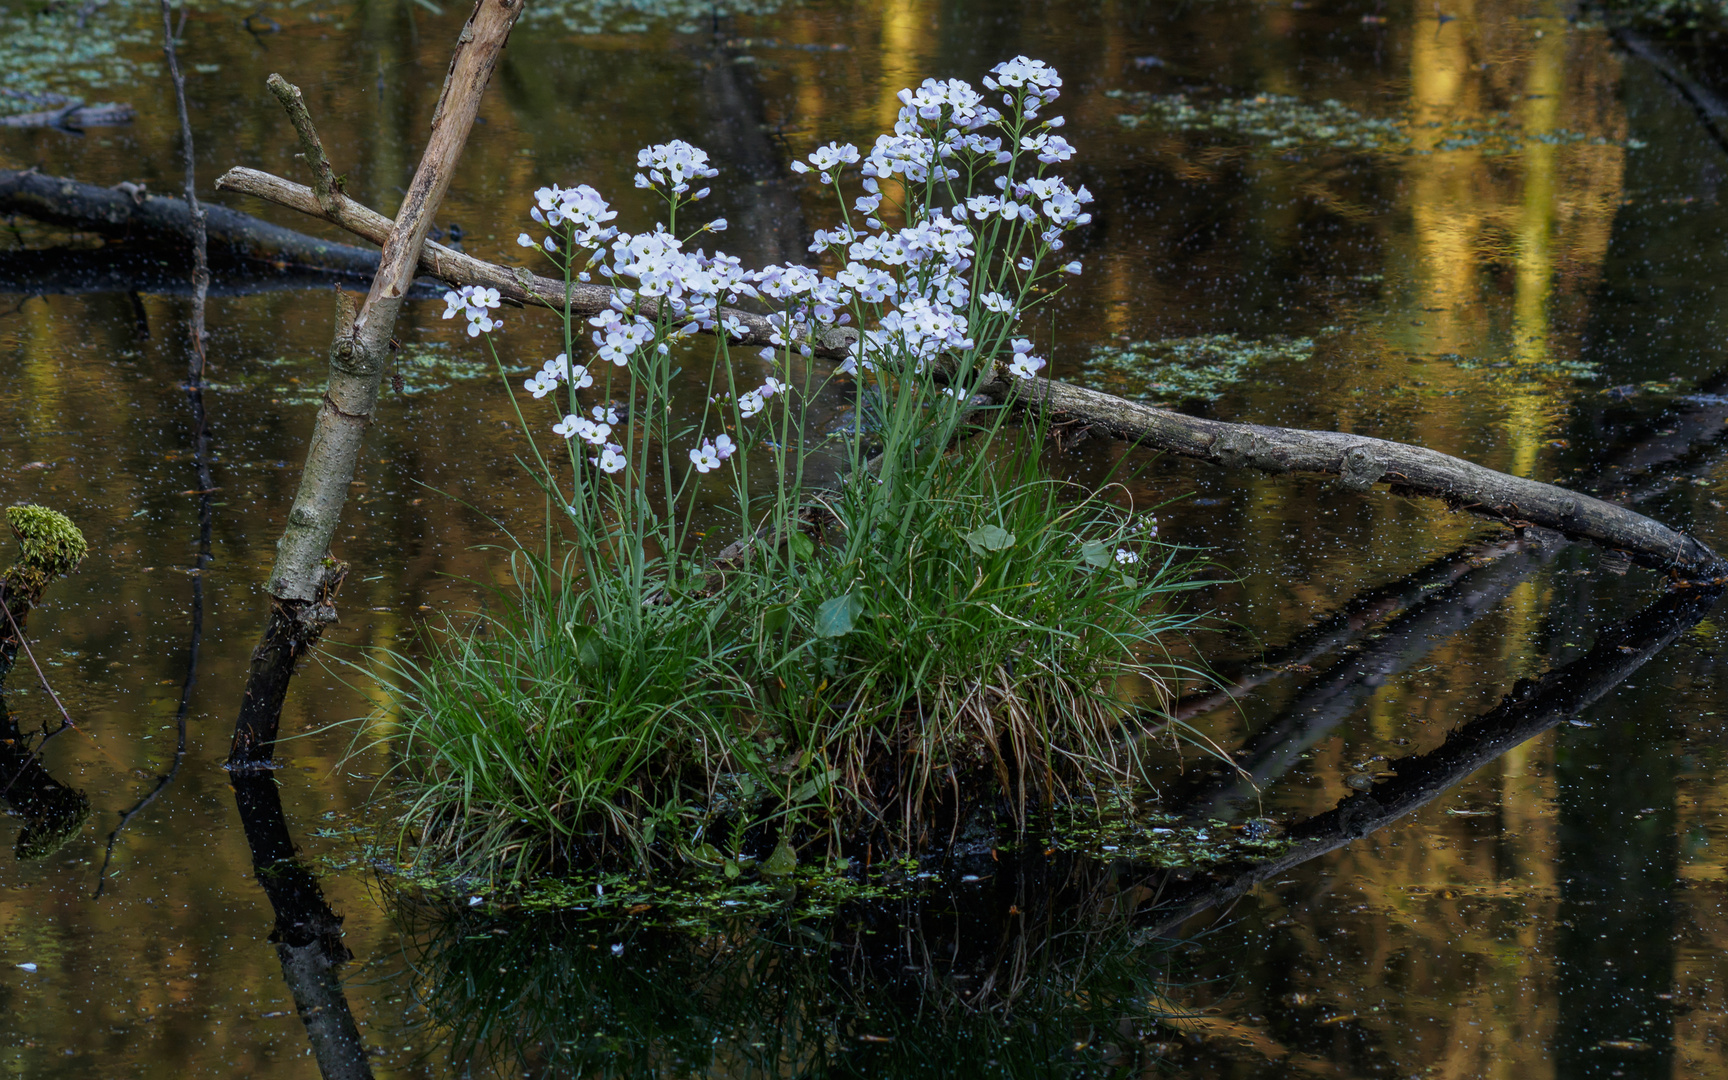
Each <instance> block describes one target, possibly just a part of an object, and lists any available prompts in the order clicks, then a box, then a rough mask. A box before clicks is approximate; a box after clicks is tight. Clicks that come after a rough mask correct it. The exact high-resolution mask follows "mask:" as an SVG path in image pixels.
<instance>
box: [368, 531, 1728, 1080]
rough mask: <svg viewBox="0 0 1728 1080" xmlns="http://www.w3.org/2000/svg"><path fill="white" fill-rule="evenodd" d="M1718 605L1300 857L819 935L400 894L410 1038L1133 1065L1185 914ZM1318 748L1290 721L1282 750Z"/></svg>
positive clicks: (901, 1065)
mask: <svg viewBox="0 0 1728 1080" xmlns="http://www.w3.org/2000/svg"><path fill="white" fill-rule="evenodd" d="M1550 554H1551V553H1549V552H1548V551H1547V550H1546V548H1545V547H1544V546H1543V544H1542V543H1541V542H1540V541H1539V540H1533V541H1531V545H1530V548H1529V549H1528V550H1527V551H1525V552H1524V559H1528V560H1530V561H1533V562H1534V563H1535V564H1537V565H1540V564H1541V563H1543V562H1545V561H1546V560H1547V558H1548V557H1549V556H1550ZM1522 562H1523V560H1522V559H1521V560H1507V561H1506V562H1504V563H1503V564H1496V565H1493V566H1490V567H1488V568H1486V569H1487V571H1488V577H1487V578H1486V579H1485V580H1483V581H1480V582H1476V583H1475V584H1471V583H1470V582H1469V581H1465V582H1462V583H1461V584H1462V585H1464V586H1466V587H1465V589H1464V591H1463V593H1462V594H1461V595H1468V596H1473V597H1475V598H1476V602H1473V603H1469V604H1466V603H1464V602H1462V601H1460V600H1454V601H1452V602H1443V603H1439V604H1437V605H1435V607H1436V609H1437V611H1438V613H1439V614H1438V615H1436V614H1433V613H1427V612H1418V613H1416V615H1417V622H1418V623H1420V624H1421V625H1426V626H1429V627H1430V629H1431V628H1432V622H1433V620H1434V619H1435V618H1441V619H1450V620H1456V619H1459V618H1464V617H1466V616H1467V615H1468V613H1470V612H1472V611H1474V610H1475V608H1476V606H1477V604H1478V603H1485V602H1486V601H1487V598H1488V597H1489V596H1490V595H1491V594H1493V595H1498V593H1499V592H1500V590H1501V588H1502V586H1504V585H1505V584H1506V580H1505V579H1506V578H1508V577H1510V578H1511V579H1512V580H1517V579H1518V578H1519V577H1521V576H1522V575H1523V573H1525V572H1526V571H1525V568H1524V567H1523V565H1522ZM1720 594H1721V590H1720V589H1715V590H1679V591H1676V592H1673V593H1671V594H1669V595H1667V596H1665V597H1663V598H1662V599H1660V600H1659V601H1657V602H1656V603H1654V604H1652V605H1651V606H1650V607H1649V608H1647V609H1646V610H1644V611H1643V612H1640V613H1639V614H1637V615H1635V616H1633V617H1631V618H1629V619H1626V620H1624V621H1622V622H1620V623H1617V624H1615V625H1612V626H1610V627H1608V628H1606V629H1604V630H1603V631H1602V632H1600V633H1599V634H1598V635H1597V638H1596V641H1595V645H1594V647H1593V648H1592V649H1591V650H1590V651H1589V652H1588V653H1587V654H1585V655H1583V656H1581V657H1579V658H1578V659H1576V660H1574V661H1572V662H1571V663H1568V664H1565V665H1564V666H1562V667H1559V668H1557V669H1555V670H1553V671H1551V672H1549V673H1548V674H1546V675H1544V676H1542V677H1541V678H1539V679H1534V680H1527V681H1525V682H1522V683H1520V684H1519V685H1518V686H1517V687H1516V688H1514V690H1513V692H1512V693H1511V694H1510V695H1508V697H1507V698H1506V699H1505V700H1504V701H1503V702H1502V703H1501V704H1500V705H1499V706H1497V707H1496V708H1494V709H1492V710H1490V711H1489V712H1487V713H1485V714H1483V715H1482V716H1480V717H1478V718H1477V719H1475V720H1473V721H1471V722H1470V723H1468V724H1466V725H1464V726H1463V727H1462V728H1460V729H1459V730H1457V731H1455V732H1454V733H1453V734H1452V735H1451V736H1450V737H1448V738H1447V740H1446V741H1445V743H1444V744H1443V745H1441V746H1440V747H1438V748H1436V749H1434V750H1432V751H1429V752H1428V753H1425V754H1418V755H1411V756H1408V757H1405V758H1403V759H1400V760H1398V761H1394V762H1391V763H1389V765H1388V768H1389V769H1390V771H1391V772H1392V773H1393V774H1394V776H1393V777H1392V778H1390V779H1386V780H1384V781H1382V782H1381V783H1378V784H1376V785H1374V787H1373V788H1371V789H1370V790H1368V791H1365V792H1362V793H1359V794H1356V795H1353V796H1351V797H1350V798H1348V799H1345V800H1344V801H1343V802H1341V803H1339V804H1338V805H1337V806H1336V807H1335V808H1333V809H1332V810H1329V811H1327V812H1325V813H1322V814H1319V815H1316V816H1314V817H1312V818H1309V819H1307V820H1304V821H1301V822H1297V823H1295V824H1293V825H1290V826H1289V827H1288V829H1287V830H1286V838H1287V839H1288V840H1289V842H1290V844H1291V846H1290V847H1289V848H1288V850H1286V851H1285V852H1283V853H1282V854H1280V855H1278V856H1276V857H1273V858H1270V859H1266V860H1262V861H1256V862H1244V863H1237V864H1234V865H1228V866H1223V867H1220V868H1218V869H1217V870H1216V871H1212V872H1206V873H1196V872H1195V871H1193V870H1156V871H1148V870H1146V869H1145V868H1141V867H1135V866H1133V865H1131V864H1128V863H1126V862H1119V863H1115V864H1101V863H1093V862H1088V861H1083V860H1079V859H1075V858H1072V857H1069V856H1066V855H1062V854H1054V855H1047V854H1044V853H1040V852H1039V851H1037V850H1031V851H1027V852H1022V853H1019V854H1011V853H1008V852H1000V853H998V854H997V856H996V859H995V860H992V859H991V857H990V856H988V855H986V856H977V857H973V861H972V862H964V863H962V864H957V865H954V866H950V867H949V868H948V874H947V876H945V877H943V878H942V879H940V880H939V881H938V882H937V883H935V884H933V885H932V886H931V887H930V889H929V891H927V892H925V893H924V894H922V895H919V896H915V897H907V898H903V899H899V900H894V901H886V902H885V901H868V902H866V901H860V902H856V903H854V904H851V905H848V906H846V907H844V908H843V909H842V910H841V911H840V912H839V913H838V914H837V915H835V916H833V917H832V918H828V919H820V920H806V921H797V920H795V919H793V918H791V917H789V916H788V917H784V918H766V919H754V920H746V919H738V920H731V921H728V920H725V919H724V918H720V917H717V918H716V921H715V922H714V923H713V925H712V926H711V927H710V928H709V929H708V930H706V931H704V932H688V931H676V930H670V929H661V928H658V927H656V926H654V925H652V924H650V923H647V922H642V921H632V920H618V919H615V918H613V919H600V918H597V917H595V916H592V915H588V914H585V913H582V912H562V913H533V912H528V911H525V910H510V909H505V910H503V911H501V912H500V911H495V910H492V909H489V908H480V907H473V908H469V907H466V906H464V905H462V904H461V903H460V900H459V899H458V900H455V901H451V900H439V899H435V898H429V897H427V896H425V895H423V894H420V893H416V892H411V891H408V890H400V891H397V892H396V893H395V895H394V898H393V902H394V907H395V911H396V916H397V919H398V922H399V923H400V924H401V926H402V929H403V936H404V938H405V940H406V941H407V942H408V949H409V952H408V956H409V961H410V963H409V966H408V968H407V970H406V971H404V972H403V973H402V974H401V975H400V976H399V977H400V978H402V979H403V980H405V981H406V982H407V983H408V984H409V989H410V990H411V994H410V997H411V998H412V1000H413V1001H414V1002H415V1004H414V1005H413V1007H412V1010H411V1013H410V1016H409V1018H408V1021H407V1023H408V1026H409V1027H410V1028H411V1029H417V1032H418V1033H417V1034H416V1036H415V1037H414V1039H413V1041H414V1042H415V1043H417V1044H419V1045H421V1046H427V1045H435V1044H436V1043H437V1042H438V1041H440V1040H447V1041H448V1045H447V1047H446V1052H447V1053H448V1054H449V1056H450V1058H451V1061H452V1064H453V1065H454V1066H456V1067H457V1068H458V1071H461V1070H465V1069H470V1068H477V1067H481V1066H486V1067H498V1068H501V1069H510V1070H513V1071H524V1072H526V1073H527V1074H528V1075H533V1076H541V1075H576V1074H580V1075H590V1074H592V1075H604V1076H630V1075H643V1074H646V1073H648V1072H654V1071H660V1072H669V1073H677V1074H692V1075H696V1074H704V1073H712V1072H716V1071H723V1072H725V1073H727V1074H728V1075H737V1076H768V1075H807V1074H811V1073H819V1072H825V1071H829V1070H834V1069H839V1070H843V1071H846V1072H848V1073H855V1074H858V1075H877V1076H889V1075H892V1076H915V1075H932V1076H934V1075H952V1074H956V1073H962V1072H964V1073H972V1072H977V1071H979V1070H980V1068H981V1067H988V1069H989V1071H991V1072H993V1073H999V1074H1002V1075H1008V1076H1029V1077H1030V1076H1039V1077H1043V1076H1051V1075H1071V1074H1072V1075H1078V1074H1085V1073H1088V1072H1095V1071H1098V1070H1099V1069H1100V1068H1103V1069H1109V1070H1112V1071H1115V1070H1122V1069H1131V1070H1136V1071H1138V1070H1143V1069H1145V1068H1146V1067H1148V1066H1150V1065H1153V1064H1154V1063H1155V1062H1156V1061H1157V1060H1158V1059H1159V1057H1160V1056H1161V1054H1162V1053H1163V1051H1164V1049H1165V1047H1166V1045H1167V1044H1166V1040H1168V1039H1171V1038H1173V1037H1175V1036H1176V1035H1178V1034H1179V1033H1180V1032H1182V1031H1184V1030H1186V1029H1187V1028H1188V1027H1190V1026H1192V1018H1190V1017H1186V1016H1185V1015H1184V1012H1183V1010H1182V1007H1181V1006H1180V1005H1178V1004H1176V1001H1177V1000H1178V999H1179V998H1180V997H1181V996H1183V995H1182V993H1181V990H1180V984H1179V981H1178V980H1179V979H1180V978H1181V968H1180V965H1179V962H1178V960H1177V954H1175V953H1173V952H1172V946H1173V945H1174V944H1175V943H1176V937H1175V936H1176V935H1177V934H1178V933H1180V932H1181V931H1182V930H1183V928H1184V926H1185V925H1188V924H1190V920H1192V919H1193V918H1194V917H1195V916H1197V915H1199V914H1201V913H1202V912H1204V911H1206V910H1207V909H1210V908H1215V907H1218V906H1219V905H1223V904H1227V903H1229V902H1230V901H1233V900H1235V899H1237V898H1239V897H1241V896H1242V895H1244V894H1245V893H1247V892H1248V891H1249V890H1250V889H1252V888H1253V887H1254V886H1256V885H1258V884H1260V883H1261V882H1263V881H1266V880H1269V879H1271V878H1273V877H1276V876H1279V875H1283V874H1287V873H1288V872H1289V871H1290V869H1291V868H1292V867H1294V866H1295V865H1297V864H1299V863H1303V862H1306V861H1308V860H1311V859H1314V858H1318V857H1320V856H1322V855H1325V854H1326V853H1328V852H1331V851H1334V850H1336V849H1338V848H1340V847H1343V846H1344V845H1346V844H1349V843H1350V842H1352V841H1354V840H1357V839H1359V838H1361V837H1364V836H1367V835H1368V834H1370V833H1372V832H1374V831H1376V830H1378V829H1381V828H1384V827H1385V826H1387V825H1389V824H1390V823H1391V822H1393V821H1395V820H1396V819H1398V818H1400V817H1403V816H1405V815H1407V814H1409V813H1411V812H1413V811H1415V810H1416V809H1418V808H1420V807H1422V806H1424V805H1426V804H1427V803H1429V802H1431V801H1433V800H1434V799H1436V798H1439V797H1440V796H1442V795H1443V794H1445V793H1446V792H1447V791H1449V790H1451V789H1452V788H1453V787H1454V786H1456V785H1458V784H1460V783H1461V782H1462V781H1464V780H1465V779H1466V778H1467V777H1468V776H1470V775H1471V774H1472V773H1473V772H1475V771H1476V770H1478V769H1480V768H1481V767H1483V766H1484V765H1486V764H1488V763H1489V762H1491V761H1493V760H1494V759H1496V758H1497V757H1499V756H1500V755H1502V754H1504V753H1506V752H1507V751H1509V750H1511V749H1512V748H1514V747H1516V746H1518V745H1519V744H1521V743H1523V742H1525V741H1527V740H1529V739H1531V738H1534V737H1536V736H1537V735H1540V734H1541V733H1543V732H1545V731H1547V730H1549V729H1550V728H1552V727H1554V726H1555V725H1557V724H1559V723H1561V722H1562V721H1564V720H1566V719H1568V718H1570V717H1573V716H1576V715H1577V714H1578V713H1579V712H1580V711H1582V710H1584V709H1586V708H1588V707H1589V706H1590V705H1591V704H1593V703H1594V702H1596V701H1597V700H1599V699H1600V698H1602V697H1603V695H1605V694H1606V693H1608V692H1609V691H1610V690H1612V689H1613V688H1614V687H1615V686H1617V685H1619V684H1620V683H1621V682H1623V681H1624V680H1626V679H1627V678H1628V677H1630V676H1631V675H1632V674H1633V673H1634V672H1636V671H1637V670H1638V669H1639V668H1641V667H1642V666H1643V665H1644V664H1645V663H1646V662H1648V661H1649V660H1650V659H1651V658H1653V657H1654V656H1656V655H1657V654H1658V653H1660V652H1661V651H1662V650H1663V649H1664V648H1666V647H1667V646H1668V645H1669V644H1671V643H1672V642H1673V641H1674V640H1675V639H1676V638H1678V637H1679V636H1680V635H1681V634H1682V633H1684V632H1685V631H1686V630H1687V629H1688V628H1690V627H1692V626H1693V625H1695V624H1696V623H1697V622H1698V621H1699V620H1700V619H1702V618H1703V617H1704V616H1705V615H1706V614H1707V613H1708V612H1709V611H1710V609H1711V608H1712V607H1713V606H1714V605H1715V603H1716V601H1717V600H1718V598H1719V596H1720ZM1415 625H1416V624H1415V623H1413V624H1412V629H1411V634H1414V635H1416V636H1418V637H1420V636H1421V635H1420V634H1417V631H1416V630H1415V629H1414V626H1415ZM1389 636H1390V635H1389ZM1400 648H1402V649H1404V650H1407V649H1408V645H1407V644H1405V645H1403V646H1401V647H1393V649H1392V655H1404V653H1403V652H1401V651H1400ZM1376 655H1379V654H1373V653H1371V654H1367V663H1368V664H1369V665H1370V666H1372V665H1373V664H1374V663H1375V662H1376V661H1375V660H1374V657H1375V656H1376ZM1358 674H1360V669H1358ZM1344 675H1345V673H1344V672H1336V673H1332V674H1330V675H1329V676H1328V679H1330V680H1331V682H1332V683H1337V682H1338V681H1339V680H1341V679H1343V678H1344ZM1322 681H1323V682H1325V681H1326V680H1322ZM1333 722H1336V721H1333ZM1308 734H1309V732H1308V731H1307V729H1305V728H1303V727H1301V726H1299V725H1298V726H1295V727H1292V728H1287V729H1286V730H1284V731H1283V733H1282V737H1283V738H1284V739H1285V740H1286V741H1294V742H1301V741H1303V740H1304V739H1305V738H1306V737H1307V735H1308ZM1263 742H1264V744H1265V749H1266V753H1267V755H1268V759H1269V760H1271V759H1272V758H1273V757H1276V756H1277V755H1276V748H1275V747H1273V745H1272V741H1271V740H1269V739H1268V740H1263ZM649 918H652V916H649Z"/></svg>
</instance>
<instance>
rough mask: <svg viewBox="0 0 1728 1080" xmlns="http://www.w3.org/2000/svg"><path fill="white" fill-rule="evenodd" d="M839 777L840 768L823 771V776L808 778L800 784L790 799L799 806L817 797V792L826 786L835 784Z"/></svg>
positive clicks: (794, 804)
mask: <svg viewBox="0 0 1728 1080" xmlns="http://www.w3.org/2000/svg"><path fill="white" fill-rule="evenodd" d="M838 779H840V770H839V769H829V770H828V771H827V772H825V773H823V774H822V775H821V776H818V777H816V778H815V779H813V780H806V781H805V782H804V783H803V784H800V785H799V786H798V790H797V791H794V792H793V793H792V798H791V799H789V800H788V801H789V802H790V803H791V804H792V805H793V806H798V805H800V804H801V803H803V802H804V801H805V800H806V799H812V798H815V797H816V794H817V793H818V792H820V791H822V790H823V789H824V788H827V787H828V786H830V785H831V784H833V783H834V781H836V780H838Z"/></svg>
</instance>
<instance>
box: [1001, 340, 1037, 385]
mask: <svg viewBox="0 0 1728 1080" xmlns="http://www.w3.org/2000/svg"><path fill="white" fill-rule="evenodd" d="M1009 346H1010V348H1012V349H1013V350H1014V358H1013V359H1012V360H1010V361H1009V362H1008V371H1009V373H1010V374H1012V375H1014V376H1016V377H1018V378H1021V379H1030V378H1031V377H1032V376H1034V375H1036V374H1038V369H1039V368H1041V367H1043V366H1044V358H1043V357H1042V356H1033V355H1032V343H1031V342H1030V341H1028V340H1026V339H1025V338H1015V339H1014V340H1013V341H1012V342H1010V343H1009Z"/></svg>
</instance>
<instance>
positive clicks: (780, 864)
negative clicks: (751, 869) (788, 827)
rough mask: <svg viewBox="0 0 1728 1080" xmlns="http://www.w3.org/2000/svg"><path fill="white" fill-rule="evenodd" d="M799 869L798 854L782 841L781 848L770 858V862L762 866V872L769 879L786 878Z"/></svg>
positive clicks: (775, 850)
mask: <svg viewBox="0 0 1728 1080" xmlns="http://www.w3.org/2000/svg"><path fill="white" fill-rule="evenodd" d="M796 869H798V853H797V852H795V851H793V850H792V846H791V845H790V844H788V843H786V841H784V840H782V841H780V846H779V847H777V848H775V849H774V854H772V855H770V856H768V861H767V862H765V863H763V864H762V872H763V873H764V874H767V875H768V876H769V877H785V876H786V875H787V874H790V873H791V872H792V871H794V870H796Z"/></svg>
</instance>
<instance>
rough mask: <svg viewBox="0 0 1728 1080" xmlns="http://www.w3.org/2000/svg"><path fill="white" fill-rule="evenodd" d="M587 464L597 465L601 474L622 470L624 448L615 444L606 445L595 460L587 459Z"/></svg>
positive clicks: (592, 458)
mask: <svg viewBox="0 0 1728 1080" xmlns="http://www.w3.org/2000/svg"><path fill="white" fill-rule="evenodd" d="M588 461H589V464H592V465H598V466H599V467H600V471H601V472H608V473H615V472H618V471H619V470H621V469H623V468H624V465H625V461H624V448H623V447H622V446H619V445H618V444H617V443H607V444H606V449H604V450H602V451H601V452H600V456H599V457H597V458H594V457H591V458H589V459H588Z"/></svg>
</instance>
